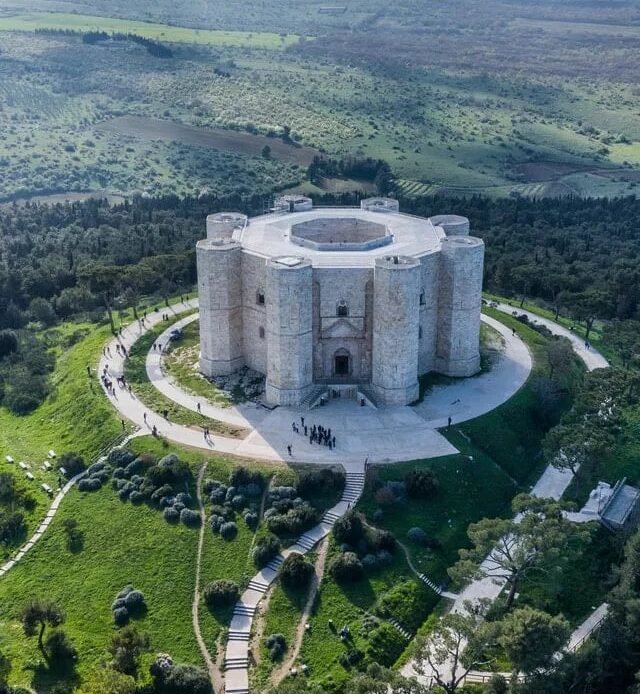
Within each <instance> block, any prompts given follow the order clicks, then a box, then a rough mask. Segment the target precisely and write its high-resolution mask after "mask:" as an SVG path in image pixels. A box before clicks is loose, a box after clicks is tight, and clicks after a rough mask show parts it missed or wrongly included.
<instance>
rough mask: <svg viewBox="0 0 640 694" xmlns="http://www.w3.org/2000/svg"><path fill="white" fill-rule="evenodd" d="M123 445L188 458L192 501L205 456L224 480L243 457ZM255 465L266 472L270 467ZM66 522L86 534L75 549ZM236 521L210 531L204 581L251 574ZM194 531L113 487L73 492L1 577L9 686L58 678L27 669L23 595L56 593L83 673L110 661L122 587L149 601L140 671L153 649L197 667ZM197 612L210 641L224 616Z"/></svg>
mask: <svg viewBox="0 0 640 694" xmlns="http://www.w3.org/2000/svg"><path fill="white" fill-rule="evenodd" d="M129 447H130V448H131V449H132V450H133V451H134V452H136V453H143V452H151V453H154V454H155V455H156V456H158V457H159V456H163V455H166V454H167V453H170V452H175V453H176V454H177V455H178V456H179V457H180V458H181V459H182V460H184V461H186V462H188V463H189V464H190V466H191V469H192V474H191V478H190V486H191V489H190V492H191V493H192V495H193V496H194V498H195V489H194V484H195V478H196V474H197V470H198V468H199V467H200V465H201V464H202V463H203V462H204V461H205V459H206V460H208V461H209V462H208V469H207V476H208V477H212V478H219V479H223V480H226V479H227V478H228V476H229V473H230V471H231V470H232V469H233V467H235V466H237V465H238V462H239V461H237V460H233V459H230V458H226V457H224V456H204V455H203V454H202V453H199V452H196V451H190V450H187V449H181V448H177V447H174V446H168V445H165V444H163V442H161V441H158V440H156V439H153V438H152V437H144V438H140V439H134V440H133V441H132V442H131V444H130V446H129ZM248 464H250V463H248ZM253 467H256V466H253ZM257 467H258V468H259V469H260V470H261V471H262V472H263V473H265V474H267V473H270V472H271V471H272V469H273V468H274V467H276V466H274V465H258V466H257ZM66 518H73V519H75V520H76V521H77V522H78V525H79V527H80V529H81V530H82V531H83V533H84V548H83V550H82V551H80V552H79V553H76V554H73V553H71V552H70V551H69V550H67V548H66V544H65V534H64V531H63V528H62V522H63V521H64V519H66ZM238 527H239V533H238V536H237V538H236V539H235V540H233V541H231V542H225V541H224V540H222V539H221V538H220V537H218V536H214V535H213V534H212V533H211V532H210V531H209V530H208V529H207V531H206V533H205V546H204V554H203V563H202V586H203V587H204V586H205V585H206V583H207V582H208V581H210V580H214V579H216V578H223V577H224V578H230V579H232V580H237V581H238V582H242V581H243V580H244V578H245V577H247V576H248V574H249V573H253V567H251V566H249V565H248V554H249V548H250V546H251V542H252V536H253V533H251V532H250V531H249V530H248V529H247V528H246V526H245V525H244V523H243V522H242V521H241V520H240V521H239V522H238ZM197 537H198V531H197V529H190V528H186V527H185V526H184V525H182V524H180V525H177V526H176V525H169V524H168V523H166V522H165V521H164V519H163V517H162V514H161V513H160V512H159V511H158V510H156V509H153V508H150V507H149V506H147V505H146V504H142V505H132V504H131V503H129V502H126V503H123V502H121V501H120V500H119V499H118V497H117V495H116V493H115V491H114V490H113V489H111V486H110V485H109V484H107V485H105V486H104V487H103V488H102V489H101V490H100V491H98V492H94V493H91V494H82V493H80V492H79V491H78V490H77V489H74V490H73V491H72V492H70V493H69V495H68V497H67V498H66V499H65V501H64V503H63V505H62V506H61V508H60V511H59V512H58V515H57V516H56V518H55V520H54V522H53V523H52V525H51V527H50V529H49V530H48V531H47V533H46V534H45V536H44V537H43V538H42V540H41V541H40V543H39V544H38V545H37V546H36V547H35V548H34V549H33V550H32V551H31V552H30V553H29V554H28V555H27V556H26V557H25V558H24V559H23V561H22V562H21V563H20V564H19V565H18V566H16V567H15V568H14V569H13V570H12V571H11V572H10V573H9V574H7V576H6V577H4V578H3V579H2V580H0V650H2V651H6V652H7V654H8V655H9V656H10V657H11V659H12V661H13V664H14V667H13V671H12V682H13V683H15V684H20V685H22V686H35V685H37V686H38V687H39V691H48V689H47V687H48V686H49V685H50V684H51V683H52V682H53V681H54V679H55V676H54V673H48V672H46V671H44V670H41V669H38V670H37V671H33V669H31V668H30V667H27V666H29V664H32V663H36V662H38V661H39V660H40V658H39V655H38V653H37V648H36V644H35V640H34V639H25V637H24V636H23V633H22V628H21V627H20V625H19V623H18V621H17V616H18V614H19V611H20V609H21V607H22V605H23V604H24V602H25V601H26V600H27V599H28V598H29V597H31V596H32V595H38V596H42V597H46V598H51V599H54V600H56V601H57V602H58V603H59V604H60V605H61V607H62V608H63V609H64V611H65V613H66V616H67V621H66V625H65V629H66V630H67V631H68V633H69V635H70V636H71V638H72V639H73V641H74V643H75V644H76V647H77V648H78V651H79V653H80V658H79V663H78V668H77V670H78V675H79V676H80V677H83V676H85V675H86V674H87V673H89V672H90V671H91V670H92V668H95V666H96V665H97V664H98V663H100V662H101V661H102V660H104V659H105V658H107V653H106V646H107V644H108V642H109V639H110V637H111V635H112V634H113V633H115V628H114V626H113V620H112V617H111V610H110V605H111V603H112V601H113V599H114V597H115V595H116V593H117V592H118V591H119V590H120V589H121V588H122V587H123V586H124V585H126V584H127V583H133V584H134V585H135V587H136V588H138V589H140V590H142V591H143V592H144V594H145V597H146V601H147V604H148V607H149V610H148V613H147V614H146V615H145V616H144V617H143V618H141V619H140V620H139V622H138V627H139V628H140V629H141V630H142V631H144V632H146V633H148V634H149V636H150V637H151V652H150V653H149V654H148V655H147V656H145V659H144V667H143V670H144V672H145V673H146V672H147V666H148V664H149V662H150V661H151V660H152V658H153V657H154V654H155V653H157V652H159V651H163V652H168V653H171V655H172V656H173V657H174V658H175V659H176V660H178V661H182V662H191V663H196V664H200V663H201V657H200V653H199V651H198V648H197V644H196V641H195V637H194V635H193V631H192V625H191V600H192V597H193V587H194V581H195V574H194V570H195V558H196V549H197ZM201 615H202V622H203V623H202V628H203V633H204V636H205V639H206V640H207V643H208V645H209V646H210V647H213V644H214V643H215V640H216V639H217V637H218V636H219V634H220V630H221V627H222V626H223V625H224V624H225V619H228V615H225V614H223V615H217V616H213V615H210V614H209V612H208V610H206V608H204V607H202V611H201ZM66 679H67V680H69V679H70V677H69V676H68V675H67V677H66Z"/></svg>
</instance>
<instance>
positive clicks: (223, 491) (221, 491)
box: [209, 487, 227, 504]
mask: <svg viewBox="0 0 640 694" xmlns="http://www.w3.org/2000/svg"><path fill="white" fill-rule="evenodd" d="M226 495H227V488H226V487H216V488H215V489H212V490H211V494H210V495H209V500H210V501H211V503H212V504H223V503H224V500H225V498H226Z"/></svg>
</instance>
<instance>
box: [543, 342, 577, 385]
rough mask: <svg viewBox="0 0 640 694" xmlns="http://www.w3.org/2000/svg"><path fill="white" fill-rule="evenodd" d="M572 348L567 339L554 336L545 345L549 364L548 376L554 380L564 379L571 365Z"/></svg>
mask: <svg viewBox="0 0 640 694" xmlns="http://www.w3.org/2000/svg"><path fill="white" fill-rule="evenodd" d="M573 359H574V356H573V348H572V346H571V343H570V342H569V340H566V339H564V338H555V339H552V340H551V341H550V342H549V345H548V346H547V364H548V366H549V378H554V377H555V380H556V381H559V380H564V379H565V378H566V376H567V374H568V373H569V372H570V370H571V367H572V365H573Z"/></svg>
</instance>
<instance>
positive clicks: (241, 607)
mask: <svg viewBox="0 0 640 694" xmlns="http://www.w3.org/2000/svg"><path fill="white" fill-rule="evenodd" d="M255 612H256V608H255V606H254V605H245V604H244V603H240V602H239V603H236V606H235V607H234V608H233V614H234V615H244V616H249V617H253V615H254V614H255Z"/></svg>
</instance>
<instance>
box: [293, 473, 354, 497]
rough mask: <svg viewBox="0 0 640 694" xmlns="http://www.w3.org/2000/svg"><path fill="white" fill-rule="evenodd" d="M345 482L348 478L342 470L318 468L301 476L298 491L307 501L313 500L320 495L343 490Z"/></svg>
mask: <svg viewBox="0 0 640 694" xmlns="http://www.w3.org/2000/svg"><path fill="white" fill-rule="evenodd" d="M345 481H346V476H345V473H344V471H343V470H342V469H341V468H334V467H331V468H319V469H318V468H316V469H314V470H308V471H305V472H303V473H302V474H301V475H300V479H299V480H298V485H297V491H298V494H299V495H300V496H302V497H304V498H305V499H313V497H315V496H317V495H318V494H323V493H326V492H330V491H336V490H342V489H343V488H344V485H345Z"/></svg>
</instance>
